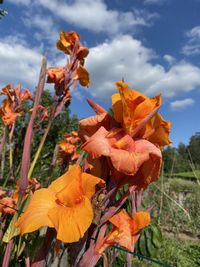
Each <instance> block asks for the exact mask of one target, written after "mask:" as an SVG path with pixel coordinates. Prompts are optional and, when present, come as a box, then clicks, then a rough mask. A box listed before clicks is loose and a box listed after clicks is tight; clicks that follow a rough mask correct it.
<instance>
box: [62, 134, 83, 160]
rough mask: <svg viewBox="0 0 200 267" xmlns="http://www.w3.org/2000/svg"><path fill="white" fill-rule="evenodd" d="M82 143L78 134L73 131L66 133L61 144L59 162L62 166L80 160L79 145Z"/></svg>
mask: <svg viewBox="0 0 200 267" xmlns="http://www.w3.org/2000/svg"><path fill="white" fill-rule="evenodd" d="M79 143H80V137H79V136H78V133H77V132H75V131H72V132H71V133H66V134H65V135H64V140H62V141H61V142H60V143H59V146H58V147H59V156H58V158H59V160H60V161H61V164H64V163H65V162H67V163H68V162H69V161H74V160H77V159H78V158H79V154H78V151H77V149H78V145H79Z"/></svg>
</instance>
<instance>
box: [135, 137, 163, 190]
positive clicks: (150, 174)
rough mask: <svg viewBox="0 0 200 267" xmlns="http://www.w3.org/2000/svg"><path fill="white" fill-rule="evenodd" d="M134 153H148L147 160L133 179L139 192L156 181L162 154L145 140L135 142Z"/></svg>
mask: <svg viewBox="0 0 200 267" xmlns="http://www.w3.org/2000/svg"><path fill="white" fill-rule="evenodd" d="M135 151H136V152H139V153H143V152H145V151H146V152H148V153H149V159H148V160H147V161H146V162H145V163H144V164H143V165H142V166H141V168H140V169H139V171H138V172H137V173H136V175H135V178H134V180H135V183H136V184H137V186H138V189H139V190H141V189H145V188H146V187H147V186H148V185H149V184H150V183H152V182H153V181H155V180H157V179H158V177H159V174H160V168H161V164H162V154H161V151H160V149H159V148H158V147H156V146H155V145H153V144H152V143H150V142H149V141H147V140H138V141H135Z"/></svg>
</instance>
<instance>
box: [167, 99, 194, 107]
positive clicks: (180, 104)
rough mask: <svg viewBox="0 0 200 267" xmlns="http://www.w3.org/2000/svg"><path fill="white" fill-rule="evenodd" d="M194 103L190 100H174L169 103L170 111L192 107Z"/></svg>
mask: <svg viewBox="0 0 200 267" xmlns="http://www.w3.org/2000/svg"><path fill="white" fill-rule="evenodd" d="M194 103H195V101H194V100H193V99H192V98H185V99H183V100H176V101H173V102H171V103H170V107H171V109H172V110H180V109H183V108H186V107H190V106H192V105H194Z"/></svg>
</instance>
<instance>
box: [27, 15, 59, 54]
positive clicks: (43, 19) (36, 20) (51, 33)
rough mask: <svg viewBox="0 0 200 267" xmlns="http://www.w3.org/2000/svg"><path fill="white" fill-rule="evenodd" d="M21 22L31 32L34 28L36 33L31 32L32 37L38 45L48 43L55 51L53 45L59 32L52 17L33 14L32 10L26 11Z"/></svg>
mask: <svg viewBox="0 0 200 267" xmlns="http://www.w3.org/2000/svg"><path fill="white" fill-rule="evenodd" d="M30 17H31V19H30ZM22 20H23V22H24V24H25V25H26V26H27V27H28V28H29V29H31V31H33V29H34V28H35V30H36V31H33V32H34V33H33V36H34V38H35V39H36V40H38V41H39V42H40V44H41V42H44V41H48V42H49V43H50V44H51V45H52V46H53V47H54V50H55V44H56V41H57V40H58V38H59V31H58V29H57V26H56V23H55V20H54V19H53V17H51V16H49V15H48V16H47V15H44V14H39V13H38V14H35V13H34V12H33V11H32V10H28V11H27V12H26V15H25V16H24V17H23V18H22ZM42 44H43V43H42ZM43 45H44V44H43Z"/></svg>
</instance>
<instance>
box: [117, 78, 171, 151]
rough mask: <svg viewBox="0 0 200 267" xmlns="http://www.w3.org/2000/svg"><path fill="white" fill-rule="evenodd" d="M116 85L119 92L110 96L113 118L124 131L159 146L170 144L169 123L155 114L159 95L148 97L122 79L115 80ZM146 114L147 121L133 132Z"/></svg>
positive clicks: (158, 104)
mask: <svg viewBox="0 0 200 267" xmlns="http://www.w3.org/2000/svg"><path fill="white" fill-rule="evenodd" d="M116 85H117V89H118V90H119V94H114V95H113V96H112V104H113V112H114V118H115V119H116V120H117V121H118V122H119V123H121V125H122V126H123V128H124V129H125V131H126V132H127V133H128V134H129V135H131V136H133V135H134V137H137V138H145V139H147V140H149V141H151V142H152V143H154V144H156V145H158V146H160V147H161V148H163V147H164V145H169V144H171V141H170V139H169V137H168V135H169V131H170V126H171V123H170V122H167V121H164V120H163V118H162V117H161V115H160V114H159V113H157V114H156V112H157V110H158V108H159V107H160V105H161V100H162V99H161V96H160V95H159V96H156V97H154V98H148V97H146V96H145V95H143V94H141V93H139V92H137V91H135V90H132V89H131V88H129V87H128V85H127V84H126V83H124V82H123V81H119V82H117V83H116ZM154 113H155V114H154ZM151 114H152V115H151ZM148 116H150V118H149V121H148V122H146V123H145V124H144V125H143V127H141V129H139V131H137V132H135V130H136V129H137V127H138V126H139V125H140V124H141V123H142V122H143V120H145V118H147V117H148Z"/></svg>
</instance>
